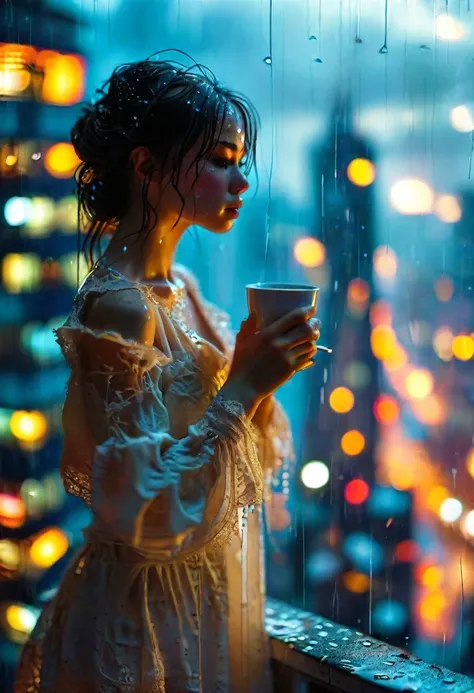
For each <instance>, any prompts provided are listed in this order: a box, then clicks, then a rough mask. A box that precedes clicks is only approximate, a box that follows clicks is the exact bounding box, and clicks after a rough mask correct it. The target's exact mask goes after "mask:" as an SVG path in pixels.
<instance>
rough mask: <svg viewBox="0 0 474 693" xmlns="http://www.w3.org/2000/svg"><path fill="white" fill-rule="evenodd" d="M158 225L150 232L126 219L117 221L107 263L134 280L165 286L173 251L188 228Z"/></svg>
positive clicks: (170, 224)
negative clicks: (142, 229) (118, 223)
mask: <svg viewBox="0 0 474 693" xmlns="http://www.w3.org/2000/svg"><path fill="white" fill-rule="evenodd" d="M172 226H173V224H172V223H168V224H166V223H163V222H160V223H158V224H157V225H156V226H154V227H153V228H152V229H151V230H150V231H148V232H147V231H145V230H144V231H140V232H139V233H137V228H140V225H139V224H137V222H136V221H135V223H132V222H131V221H130V220H128V219H126V218H125V219H123V220H122V221H121V222H120V225H119V226H118V228H117V230H116V231H115V233H114V236H113V238H112V240H111V241H110V244H109V246H108V248H107V251H106V252H105V254H104V259H105V260H106V261H107V262H108V264H110V265H113V266H115V267H117V269H118V268H121V269H122V271H124V274H126V275H127V276H129V277H130V278H131V279H133V280H134V281H144V282H153V283H158V284H159V283H168V282H172V281H173V276H172V275H173V271H172V267H173V264H174V258H175V255H176V248H177V246H178V243H179V241H180V239H181V236H182V235H183V234H184V232H185V231H186V229H187V227H188V225H184V224H183V225H180V224H179V223H178V224H177V225H176V226H175V228H174V229H173V228H172Z"/></svg>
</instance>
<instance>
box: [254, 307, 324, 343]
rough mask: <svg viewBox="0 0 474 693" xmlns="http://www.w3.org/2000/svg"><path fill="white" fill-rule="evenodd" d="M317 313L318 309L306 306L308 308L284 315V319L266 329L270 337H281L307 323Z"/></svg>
mask: <svg viewBox="0 0 474 693" xmlns="http://www.w3.org/2000/svg"><path fill="white" fill-rule="evenodd" d="M315 313H316V308H315V307H314V306H306V308H298V309H297V310H293V311H292V312H291V313H288V315H284V316H283V317H282V318H280V319H279V320H277V321H276V322H274V323H273V324H272V325H269V326H268V327H267V328H265V331H266V332H268V334H269V336H270V337H279V336H281V335H282V334H285V332H288V331H289V330H291V329H292V328H293V327H296V326H297V325H301V324H302V323H305V322H307V321H308V320H309V319H310V318H311V317H313V315H314V314H315Z"/></svg>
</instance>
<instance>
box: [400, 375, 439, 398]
mask: <svg viewBox="0 0 474 693" xmlns="http://www.w3.org/2000/svg"><path fill="white" fill-rule="evenodd" d="M405 387H406V390H407V393H408V395H409V396H410V397H413V399H424V398H425V397H428V395H429V394H431V392H432V390H433V387H434V380H433V376H432V375H431V373H430V372H429V371H427V370H426V369H423V368H415V369H413V370H412V371H411V373H409V374H408V375H407V378H406V381H405Z"/></svg>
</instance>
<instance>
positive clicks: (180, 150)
mask: <svg viewBox="0 0 474 693" xmlns="http://www.w3.org/2000/svg"><path fill="white" fill-rule="evenodd" d="M164 52H167V51H159V53H156V54H154V55H153V56H151V57H150V58H148V59H146V60H142V61H138V62H133V63H125V64H123V65H120V66H119V67H117V68H116V69H115V70H114V71H113V73H112V75H111V77H110V79H108V80H107V81H106V82H105V83H104V84H103V86H102V87H101V88H100V89H98V90H97V92H96V93H97V99H96V100H95V101H93V102H91V103H89V104H87V105H85V106H84V108H83V110H82V115H81V116H80V118H79V119H78V120H77V122H76V123H75V125H74V127H73V128H72V131H71V141H72V143H73V145H74V148H75V150H76V153H77V155H78V157H79V159H80V160H81V163H80V165H79V166H78V169H77V172H76V183H77V187H76V193H77V197H78V205H79V207H78V214H79V225H80V226H82V228H84V225H85V229H86V230H85V236H84V240H83V243H82V251H83V252H84V254H85V256H86V259H87V260H88V262H89V264H90V265H93V263H94V257H95V255H96V251H97V250H98V252H99V254H100V241H101V238H102V237H103V236H104V234H105V233H107V232H108V231H109V230H110V229H111V228H113V227H115V226H117V224H118V223H119V222H120V219H121V218H122V217H123V216H124V214H125V213H126V212H127V210H128V208H129V205H130V186H129V182H130V174H131V171H132V170H133V166H132V164H131V160H130V155H131V153H132V151H133V150H134V149H135V148H136V147H140V146H143V147H146V149H148V150H149V152H150V153H151V155H152V157H153V160H154V162H155V164H156V168H153V167H150V168H151V170H150V171H149V173H147V175H146V176H145V180H144V183H143V187H142V200H143V219H142V225H141V228H140V229H137V234H136V235H137V237H139V236H140V235H141V232H143V231H144V230H145V229H147V230H148V229H150V228H151V226H150V215H154V216H155V221H156V216H157V212H156V210H155V209H153V207H151V205H150V204H149V202H148V200H147V192H148V187H149V184H150V179H151V176H152V175H153V173H154V171H155V170H157V168H159V167H160V166H164V165H167V166H168V170H170V172H171V176H170V178H171V180H170V183H171V185H172V186H173V188H174V189H175V190H176V192H177V193H178V195H179V196H180V198H181V201H182V207H181V213H180V216H181V214H182V211H183V209H184V198H183V197H182V195H181V194H180V191H179V188H178V181H179V178H180V175H181V169H182V166H183V160H184V157H185V156H186V154H187V153H188V152H189V151H190V149H191V148H192V147H193V145H195V144H196V142H197V140H198V139H199V138H200V137H202V144H201V147H200V150H199V152H198V154H197V155H196V157H195V159H194V161H193V162H192V164H191V167H192V166H193V165H194V166H195V167H196V179H197V176H198V164H199V161H200V160H201V159H203V158H206V157H208V156H209V155H210V154H211V153H212V151H213V149H214V148H215V146H216V144H217V142H218V141H219V137H220V134H221V132H222V128H223V124H224V119H225V116H226V114H227V113H228V112H229V109H232V108H233V109H234V111H235V110H237V111H238V113H239V114H240V115H241V117H242V119H243V127H244V132H245V138H246V141H245V150H246V154H245V157H244V160H243V161H242V167H243V169H244V172H245V173H246V174H247V173H248V172H250V171H251V169H252V168H254V166H255V156H256V140H257V130H258V127H259V117H258V114H257V112H256V110H255V108H254V107H253V105H252V104H251V102H250V101H249V100H248V99H247V98H246V97H245V96H243V95H242V94H240V93H238V92H234V91H231V90H230V89H228V88H227V87H225V86H223V85H221V84H220V83H218V82H217V79H216V77H215V76H214V74H213V73H212V72H211V71H210V70H209V69H207V68H206V67H204V66H203V65H200V64H198V63H196V62H194V61H192V59H191V61H192V63H193V64H192V65H191V67H186V66H185V65H182V64H180V63H178V62H175V61H165V60H162V59H161V58H160V55H161V54H162V53H164ZM175 52H178V53H181V54H182V55H185V56H186V57H187V58H190V56H188V55H187V54H186V53H183V52H182V51H175ZM166 172H168V171H166ZM194 182H195V181H194ZM178 221H179V218H178V220H177V221H176V223H178ZM134 235H135V234H134Z"/></svg>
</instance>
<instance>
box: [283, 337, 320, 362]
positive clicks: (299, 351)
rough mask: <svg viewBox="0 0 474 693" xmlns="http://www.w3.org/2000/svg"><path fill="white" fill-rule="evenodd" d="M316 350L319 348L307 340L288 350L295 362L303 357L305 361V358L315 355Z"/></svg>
mask: <svg viewBox="0 0 474 693" xmlns="http://www.w3.org/2000/svg"><path fill="white" fill-rule="evenodd" d="M316 351H317V348H316V346H315V345H314V344H313V343H312V342H305V343H304V344H299V345H298V346H296V347H294V348H293V349H290V350H289V351H288V356H289V357H290V359H291V360H292V362H293V363H298V362H299V361H300V360H301V359H303V361H304V360H305V359H306V360H308V359H310V358H311V357H312V356H314V355H315V353H316Z"/></svg>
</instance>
